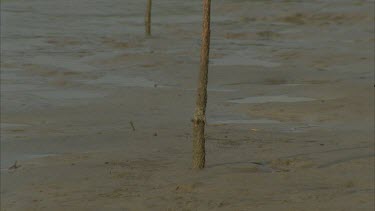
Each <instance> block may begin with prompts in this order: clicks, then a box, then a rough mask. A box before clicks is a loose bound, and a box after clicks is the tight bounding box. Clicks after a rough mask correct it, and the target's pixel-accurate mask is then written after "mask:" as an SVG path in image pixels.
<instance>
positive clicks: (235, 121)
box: [208, 119, 280, 124]
mask: <svg viewBox="0 0 375 211" xmlns="http://www.w3.org/2000/svg"><path fill="white" fill-rule="evenodd" d="M208 122H209V123H210V124H278V123H280V122H279V121H276V120H271V119H227V120H214V121H208Z"/></svg>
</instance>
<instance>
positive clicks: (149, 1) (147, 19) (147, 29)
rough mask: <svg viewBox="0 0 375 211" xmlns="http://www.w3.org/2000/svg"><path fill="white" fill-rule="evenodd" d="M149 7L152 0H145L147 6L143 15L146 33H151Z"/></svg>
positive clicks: (148, 34)
mask: <svg viewBox="0 0 375 211" xmlns="http://www.w3.org/2000/svg"><path fill="white" fill-rule="evenodd" d="M151 8H152V0H147V8H146V16H145V27H146V35H147V36H150V35H151Z"/></svg>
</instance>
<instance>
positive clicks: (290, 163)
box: [267, 158, 315, 171]
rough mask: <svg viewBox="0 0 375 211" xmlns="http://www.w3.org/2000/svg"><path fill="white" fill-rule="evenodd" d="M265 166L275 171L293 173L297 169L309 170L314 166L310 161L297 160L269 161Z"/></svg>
mask: <svg viewBox="0 0 375 211" xmlns="http://www.w3.org/2000/svg"><path fill="white" fill-rule="evenodd" d="M267 165H268V166H269V167H270V168H272V169H275V170H277V171H295V170H297V169H301V168H302V169H303V168H311V167H314V166H315V164H314V163H313V162H312V161H310V160H306V159H298V158H289V159H276V160H272V161H270V162H269V163H268V164H267Z"/></svg>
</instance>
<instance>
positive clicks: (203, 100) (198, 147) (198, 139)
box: [193, 0, 211, 169]
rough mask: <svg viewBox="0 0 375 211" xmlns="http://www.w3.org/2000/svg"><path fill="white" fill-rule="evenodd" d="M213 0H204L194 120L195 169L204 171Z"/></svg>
mask: <svg viewBox="0 0 375 211" xmlns="http://www.w3.org/2000/svg"><path fill="white" fill-rule="evenodd" d="M210 13H211V0H203V26H202V46H201V58H200V71H199V79H198V89H197V99H196V100H197V101H196V107H195V113H194V118H193V169H202V168H204V166H205V162H206V158H205V155H206V152H205V137H204V136H205V133H204V129H205V124H206V104H207V80H208V61H209V52H210V16H211V14H210Z"/></svg>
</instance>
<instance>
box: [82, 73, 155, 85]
mask: <svg viewBox="0 0 375 211" xmlns="http://www.w3.org/2000/svg"><path fill="white" fill-rule="evenodd" d="M86 83H87V84H101V85H118V86H129V87H154V86H155V85H157V83H156V82H154V81H150V80H148V79H145V78H142V77H123V76H116V75H106V76H104V77H101V78H99V79H97V80H92V81H87V82H86Z"/></svg>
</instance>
